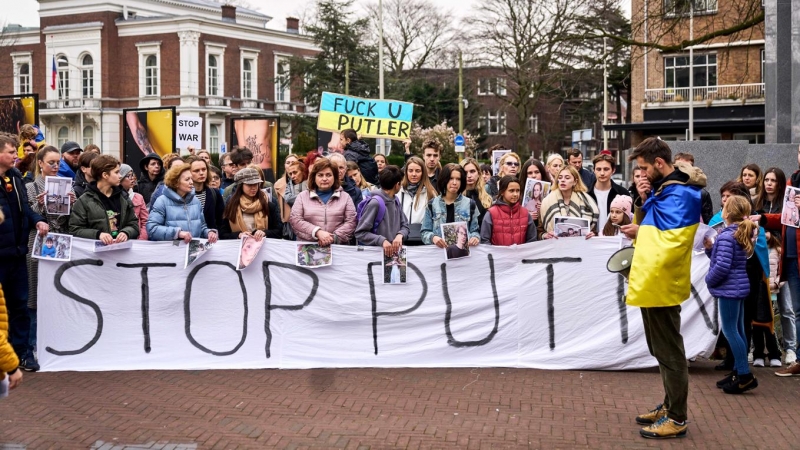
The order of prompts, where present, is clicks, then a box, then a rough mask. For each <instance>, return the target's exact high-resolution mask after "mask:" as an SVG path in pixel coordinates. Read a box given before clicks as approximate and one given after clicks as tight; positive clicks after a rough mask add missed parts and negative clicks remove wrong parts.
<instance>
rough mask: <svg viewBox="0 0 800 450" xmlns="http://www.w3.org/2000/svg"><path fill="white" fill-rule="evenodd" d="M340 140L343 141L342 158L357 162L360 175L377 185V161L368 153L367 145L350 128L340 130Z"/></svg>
mask: <svg viewBox="0 0 800 450" xmlns="http://www.w3.org/2000/svg"><path fill="white" fill-rule="evenodd" d="M342 140H343V141H344V159H345V160H346V161H353V162H355V163H356V164H358V169H359V170H360V171H361V177H362V178H363V179H365V180H367V183H370V184H375V185H377V184H378V163H376V162H375V158H373V157H372V155H371V154H370V150H369V145H367V143H366V142H364V141H362V140H360V139H359V138H358V135H357V134H356V131H355V130H353V129H352V128H348V129H346V130H342Z"/></svg>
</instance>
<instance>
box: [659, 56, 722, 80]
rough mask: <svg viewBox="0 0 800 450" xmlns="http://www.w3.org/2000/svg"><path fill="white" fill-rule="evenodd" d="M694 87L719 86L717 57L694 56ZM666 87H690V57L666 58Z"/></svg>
mask: <svg viewBox="0 0 800 450" xmlns="http://www.w3.org/2000/svg"><path fill="white" fill-rule="evenodd" d="M692 69H693V70H694V86H695V87H708V86H716V85H717V55H716V54H714V53H712V54H707V55H694V65H693V67H692ZM664 86H665V87H667V88H688V87H689V56H688V55H681V56H666V57H664Z"/></svg>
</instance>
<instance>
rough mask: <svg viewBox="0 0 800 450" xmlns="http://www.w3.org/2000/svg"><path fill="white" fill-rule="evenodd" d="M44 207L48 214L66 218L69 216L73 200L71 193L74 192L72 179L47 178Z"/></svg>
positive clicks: (45, 180)
mask: <svg viewBox="0 0 800 450" xmlns="http://www.w3.org/2000/svg"><path fill="white" fill-rule="evenodd" d="M44 190H45V192H46V193H47V194H45V196H44V207H45V211H47V214H53V215H57V216H66V215H68V214H69V211H70V207H71V206H72V200H71V199H70V197H69V191H70V190H72V178H66V177H45V179H44Z"/></svg>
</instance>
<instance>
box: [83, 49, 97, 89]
mask: <svg viewBox="0 0 800 450" xmlns="http://www.w3.org/2000/svg"><path fill="white" fill-rule="evenodd" d="M81 79H82V81H83V84H82V86H83V98H92V97H94V60H93V59H92V55H86V56H84V57H83V59H81Z"/></svg>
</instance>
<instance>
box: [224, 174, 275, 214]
mask: <svg viewBox="0 0 800 450" xmlns="http://www.w3.org/2000/svg"><path fill="white" fill-rule="evenodd" d="M259 186H260V185H259ZM243 195H244V183H240V184H239V185H238V186H236V191H235V192H234V193H233V196H231V199H230V200H228V203H227V204H226V205H225V212H223V213H222V218H223V219H225V220H236V210H237V209H238V208H239V201H240V200H241V198H242V196H243ZM256 199H258V203H260V204H261V210H262V211H264V215H265V216H267V217H269V201H268V200H267V194H265V193H264V191H262V190H261V189H258V190H257V191H256Z"/></svg>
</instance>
